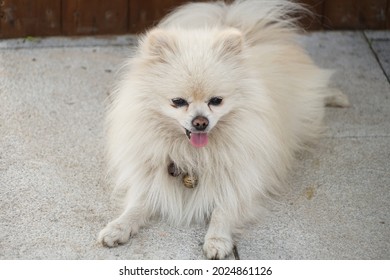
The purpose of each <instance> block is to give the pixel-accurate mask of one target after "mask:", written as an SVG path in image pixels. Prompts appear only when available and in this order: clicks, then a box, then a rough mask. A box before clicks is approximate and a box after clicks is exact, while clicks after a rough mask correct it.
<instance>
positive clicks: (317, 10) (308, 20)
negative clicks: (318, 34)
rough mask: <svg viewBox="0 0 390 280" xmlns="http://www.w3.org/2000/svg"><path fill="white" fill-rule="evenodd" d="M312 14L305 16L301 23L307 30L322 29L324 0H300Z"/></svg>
mask: <svg viewBox="0 0 390 280" xmlns="http://www.w3.org/2000/svg"><path fill="white" fill-rule="evenodd" d="M298 2H299V3H302V4H303V5H304V6H305V7H306V8H307V9H308V10H309V11H310V12H311V13H312V14H311V15H306V16H303V17H302V18H301V19H300V25H301V26H302V27H303V28H304V29H306V30H318V29H322V14H323V10H324V0H300V1H298Z"/></svg>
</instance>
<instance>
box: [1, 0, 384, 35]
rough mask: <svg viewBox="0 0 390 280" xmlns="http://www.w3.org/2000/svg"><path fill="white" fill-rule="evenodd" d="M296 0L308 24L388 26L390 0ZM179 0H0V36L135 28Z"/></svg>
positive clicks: (309, 26) (313, 27) (101, 32)
mask: <svg viewBox="0 0 390 280" xmlns="http://www.w3.org/2000/svg"><path fill="white" fill-rule="evenodd" d="M298 1H299V2H301V3H305V4H307V5H308V6H309V7H310V9H311V10H312V11H314V12H315V14H316V15H317V16H316V18H315V19H308V18H305V19H303V20H302V24H303V26H304V27H305V28H306V29H309V30H317V29H390V0H298ZM185 2H187V1H185V0H143V1H142V0H111V1H107V0H0V38H15V37H26V36H73V35H108V34H125V33H139V32H142V31H144V30H145V29H146V28H148V27H150V26H152V25H153V24H155V23H156V21H158V20H159V19H160V18H161V17H162V16H164V15H165V14H166V13H167V12H168V11H170V10H171V9H172V8H173V7H175V6H178V5H180V4H183V3H185ZM193 2H194V1H193ZM195 2H196V1H195Z"/></svg>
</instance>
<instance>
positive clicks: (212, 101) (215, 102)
mask: <svg viewBox="0 0 390 280" xmlns="http://www.w3.org/2000/svg"><path fill="white" fill-rule="evenodd" d="M221 103H222V98H221V97H213V98H211V99H210V100H209V105H212V106H218V105H220V104H221Z"/></svg>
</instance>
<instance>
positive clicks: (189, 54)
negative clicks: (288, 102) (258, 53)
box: [143, 29, 242, 148]
mask: <svg viewBox="0 0 390 280" xmlns="http://www.w3.org/2000/svg"><path fill="white" fill-rule="evenodd" d="M205 34H208V36H207V37H203V36H202V35H203V34H202V33H201V32H200V34H197V36H195V37H189V36H188V35H186V34H181V31H178V30H175V31H172V30H169V31H167V30H154V31H152V32H151V33H150V34H149V35H148V36H147V37H146V38H145V40H144V43H143V44H144V46H143V49H144V54H145V55H146V56H149V59H150V61H151V62H149V64H148V67H149V74H150V76H151V77H153V78H152V79H153V80H152V81H151V83H153V85H154V86H155V87H154V89H153V98H155V100H154V102H155V103H158V104H159V106H160V110H161V112H162V113H163V114H164V115H165V116H166V117H168V118H169V119H171V120H175V122H174V123H175V124H174V125H175V126H176V128H178V129H179V130H180V133H182V135H181V136H184V135H185V136H186V137H187V138H188V139H189V141H190V143H191V144H192V146H194V147H197V148H200V147H204V146H206V145H207V144H208V138H209V133H212V131H213V129H214V128H215V126H216V125H217V124H218V122H219V121H220V120H221V119H223V117H224V116H226V115H227V114H229V113H230V112H231V111H232V109H233V107H234V106H235V104H236V103H237V99H239V98H240V97H239V89H238V88H239V86H238V81H237V79H240V75H241V73H240V69H239V68H240V66H239V65H240V53H241V49H242V35H241V33H240V32H239V31H237V30H235V29H227V30H225V31H223V32H218V33H217V32H216V34H214V35H215V37H211V36H210V35H209V33H205ZM237 72H238V73H237ZM156 105H157V104H156ZM175 131H177V129H176V130H175Z"/></svg>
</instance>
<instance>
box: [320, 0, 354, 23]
mask: <svg viewBox="0 0 390 280" xmlns="http://www.w3.org/2000/svg"><path fill="white" fill-rule="evenodd" d="M358 13H359V4H358V1H356V0H342V1H340V0H325V2H324V21H323V24H324V28H326V29H354V28H356V27H357V26H358Z"/></svg>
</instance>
